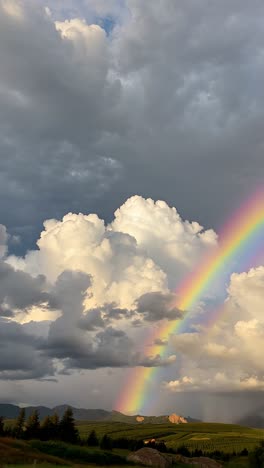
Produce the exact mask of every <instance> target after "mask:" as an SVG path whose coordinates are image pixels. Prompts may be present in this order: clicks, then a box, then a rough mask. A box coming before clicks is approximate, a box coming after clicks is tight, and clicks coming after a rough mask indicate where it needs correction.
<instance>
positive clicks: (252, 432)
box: [78, 421, 264, 454]
mask: <svg viewBox="0 0 264 468" xmlns="http://www.w3.org/2000/svg"><path fill="white" fill-rule="evenodd" d="M92 429H94V430H95V431H96V433H97V436H98V437H99V438H100V437H102V436H103V435H104V434H108V435H109V436H110V437H111V438H113V439H118V438H121V437H126V438H130V439H151V438H155V439H156V440H157V441H161V440H162V441H164V442H165V444H166V446H167V447H171V448H174V449H176V448H177V447H179V446H181V445H185V446H186V447H188V448H189V449H190V450H195V449H201V450H203V451H206V452H213V451H215V450H221V451H223V452H225V453H231V454H232V453H233V452H240V451H241V450H243V449H244V448H246V449H247V450H248V451H251V450H253V449H254V447H255V446H256V445H258V443H259V442H260V440H264V430H262V429H252V428H247V427H242V426H238V425H235V424H218V423H189V424H181V425H173V424H159V425H156V424H155V425H154V424H142V425H135V424H124V423H113V422H111V423H99V422H94V423H91V422H84V421H83V422H79V423H78V430H79V432H80V435H81V437H82V438H86V437H87V436H88V434H89V433H90V431H91V430H92Z"/></svg>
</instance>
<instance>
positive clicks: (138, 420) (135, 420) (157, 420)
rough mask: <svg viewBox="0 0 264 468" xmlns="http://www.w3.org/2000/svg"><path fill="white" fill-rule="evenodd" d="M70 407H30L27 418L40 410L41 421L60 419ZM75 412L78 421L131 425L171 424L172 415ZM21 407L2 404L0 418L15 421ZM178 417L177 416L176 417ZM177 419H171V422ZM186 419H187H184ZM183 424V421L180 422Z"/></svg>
mask: <svg viewBox="0 0 264 468" xmlns="http://www.w3.org/2000/svg"><path fill="white" fill-rule="evenodd" d="M68 406H69V405H59V406H55V407H54V408H48V407H46V406H28V407H26V408H25V411H26V417H28V416H29V414H31V413H32V412H33V411H34V410H38V412H39V416H40V418H41V419H43V418H45V417H46V416H51V415H52V414H54V413H55V412H56V413H57V414H58V416H59V417H61V416H62V415H63V413H64V412H65V410H66V408H68ZM71 408H72V410H73V416H74V418H75V419H76V420H78V421H106V422H107V421H109V422H110V421H112V422H123V423H129V424H166V423H168V422H169V418H171V416H172V415H163V416H142V415H135V416H127V415H125V414H122V413H120V412H118V411H106V410H103V409H85V408H75V407H71ZM19 411H20V407H19V406H17V405H10V404H0V416H3V417H4V418H7V419H15V418H17V416H18V413H19ZM174 416H176V415H174ZM173 419H175V418H171V421H172V420H173ZM182 419H185V418H182ZM186 421H187V422H195V420H194V419H192V418H189V417H188V418H186ZM180 422H183V421H180Z"/></svg>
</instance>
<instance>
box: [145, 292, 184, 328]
mask: <svg viewBox="0 0 264 468" xmlns="http://www.w3.org/2000/svg"><path fill="white" fill-rule="evenodd" d="M175 301H176V298H175V295H174V294H171V293H170V294H163V293H161V292H151V293H146V294H143V295H142V296H141V297H140V298H139V299H138V300H137V301H136V304H137V311H138V313H139V314H142V315H143V316H144V319H145V320H147V321H149V322H156V321H158V320H163V319H168V320H177V319H179V318H182V316H183V312H182V311H181V310H179V309H178V308H177V307H175V305H174V303H175Z"/></svg>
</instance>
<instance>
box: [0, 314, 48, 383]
mask: <svg viewBox="0 0 264 468" xmlns="http://www.w3.org/2000/svg"><path fill="white" fill-rule="evenodd" d="M0 322H1V323H0V325H1V326H0V379H1V380H21V379H22V380H24V379H38V378H41V377H43V376H45V375H46V376H49V375H52V374H53V372H54V368H53V365H52V361H51V360H50V359H49V358H47V357H46V356H45V355H44V353H43V352H42V351H40V350H39V348H40V347H41V346H42V345H43V340H42V339H41V338H38V337H36V336H34V335H32V334H29V333H27V331H26V329H25V328H24V327H23V326H22V325H20V324H18V323H15V322H8V321H5V320H3V319H2V320H0Z"/></svg>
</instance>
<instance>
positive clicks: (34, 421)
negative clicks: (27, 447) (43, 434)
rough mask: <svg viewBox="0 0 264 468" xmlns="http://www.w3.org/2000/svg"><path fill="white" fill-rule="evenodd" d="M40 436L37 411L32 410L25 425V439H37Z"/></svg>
mask: <svg viewBox="0 0 264 468" xmlns="http://www.w3.org/2000/svg"><path fill="white" fill-rule="evenodd" d="M39 436H40V423H39V413H38V410H34V411H33V413H32V414H31V415H30V416H29V417H28V420H27V423H26V431H25V437H26V439H38V438H39Z"/></svg>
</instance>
